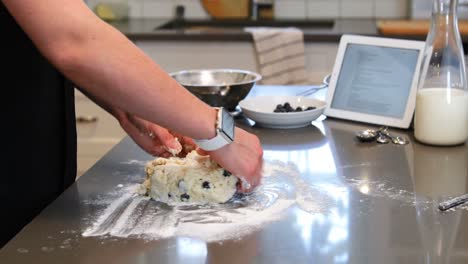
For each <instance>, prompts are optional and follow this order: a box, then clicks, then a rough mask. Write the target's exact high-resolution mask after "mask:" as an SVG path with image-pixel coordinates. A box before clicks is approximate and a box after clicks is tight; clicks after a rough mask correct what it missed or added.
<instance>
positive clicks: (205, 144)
mask: <svg viewBox="0 0 468 264" xmlns="http://www.w3.org/2000/svg"><path fill="white" fill-rule="evenodd" d="M215 109H216V110H217V111H218V113H217V115H216V136H215V137H214V138H212V139H195V140H194V141H195V143H196V144H197V145H198V146H199V147H200V148H201V149H203V150H206V151H213V150H217V149H219V148H222V147H224V146H226V145H228V144H231V143H232V142H233V141H234V127H235V126H234V118H233V117H232V116H231V114H229V112H228V111H227V110H226V109H224V108H223V107H215Z"/></svg>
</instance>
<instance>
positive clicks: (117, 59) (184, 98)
mask: <svg viewBox="0 0 468 264" xmlns="http://www.w3.org/2000/svg"><path fill="white" fill-rule="evenodd" d="M3 2H4V3H5V5H6V6H7V8H8V9H9V10H10V12H11V13H12V14H13V16H14V17H15V19H16V20H17V21H18V23H19V24H20V25H21V26H22V28H23V29H24V30H25V32H26V33H27V34H28V36H29V37H30V38H31V39H32V40H33V42H34V43H35V44H36V46H37V47H38V48H39V50H40V51H41V52H42V53H43V54H44V56H45V57H46V58H47V59H49V60H50V61H51V63H53V64H54V65H55V66H56V67H57V68H58V69H59V70H60V71H61V72H62V73H63V74H64V75H65V76H67V78H69V79H70V80H72V81H73V82H74V83H75V84H77V85H78V86H80V87H82V89H84V90H85V91H86V93H89V94H90V95H92V96H93V97H95V98H96V99H98V100H100V101H102V102H103V103H104V104H106V105H111V106H112V107H116V108H118V109H122V110H123V111H126V112H129V113H132V114H136V115H138V116H141V117H142V118H144V119H147V120H149V121H152V122H155V123H158V124H160V125H162V126H165V127H168V128H171V129H172V130H174V131H177V132H180V133H183V134H185V135H187V136H190V137H193V138H197V139H203V138H211V137H213V136H214V135H215V129H214V123H215V118H216V112H215V110H213V109H212V108H211V107H209V106H207V105H206V104H204V103H203V102H201V101H200V100H198V99H197V98H196V97H195V96H193V95H192V94H191V93H190V92H188V91H187V90H186V89H184V88H182V87H181V86H180V85H179V84H178V83H177V82H176V81H174V80H173V79H172V78H170V77H169V76H168V75H167V74H166V73H165V72H164V71H163V70H162V69H161V68H160V67H159V66H158V65H157V64H156V63H154V62H153V61H152V60H151V59H150V58H149V57H148V56H146V55H145V54H144V53H143V52H142V51H141V50H139V49H138V48H137V47H136V46H135V45H134V44H133V43H132V42H131V41H129V40H128V39H127V38H126V37H125V36H123V35H122V34H121V33H120V32H118V31H117V30H115V29H114V28H113V27H111V26H109V25H108V24H106V23H104V22H102V21H101V20H100V19H99V18H97V17H96V16H95V15H94V14H93V13H92V12H91V11H90V10H89V9H88V8H87V6H86V5H85V4H84V3H83V2H82V1H81V0H70V1H65V2H64V1H61V0H42V1H37V0H3ZM58 16H59V17H60V19H59V20H57V19H53V18H54V17H58ZM187 59H188V58H187Z"/></svg>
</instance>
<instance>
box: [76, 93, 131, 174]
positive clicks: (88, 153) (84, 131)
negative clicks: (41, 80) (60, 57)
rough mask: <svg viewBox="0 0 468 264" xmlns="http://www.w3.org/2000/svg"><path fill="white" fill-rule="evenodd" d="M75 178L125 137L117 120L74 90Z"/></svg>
mask: <svg viewBox="0 0 468 264" xmlns="http://www.w3.org/2000/svg"><path fill="white" fill-rule="evenodd" d="M75 110H76V132H77V144H78V145H77V147H78V153H77V162H78V163H77V166H78V167H77V176H78V177H79V176H81V175H82V174H83V173H84V172H86V171H87V170H88V169H89V168H90V167H91V166H93V165H94V163H96V161H98V160H99V159H100V158H101V157H102V156H104V154H106V153H107V152H108V151H109V150H110V149H111V148H112V147H113V146H114V145H115V144H117V143H118V142H120V140H121V139H122V138H123V137H124V136H125V135H126V134H125V132H124V131H123V129H122V128H121V127H120V125H119V123H118V122H117V120H116V119H115V118H114V117H113V116H112V115H110V114H109V113H107V112H106V111H104V110H103V109H102V108H100V107H99V106H98V105H96V104H95V103H94V102H92V101H91V100H90V99H89V98H87V97H86V96H85V95H83V94H82V93H81V92H79V91H78V90H76V89H75Z"/></svg>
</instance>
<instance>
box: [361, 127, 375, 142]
mask: <svg viewBox="0 0 468 264" xmlns="http://www.w3.org/2000/svg"><path fill="white" fill-rule="evenodd" d="M377 136H378V132H377V131H376V130H374V129H366V130H362V131H358V132H356V137H357V139H359V141H361V142H370V141H373V140H375V139H376V138H377Z"/></svg>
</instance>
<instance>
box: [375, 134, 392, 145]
mask: <svg viewBox="0 0 468 264" xmlns="http://www.w3.org/2000/svg"><path fill="white" fill-rule="evenodd" d="M375 141H377V143H380V144H388V143H389V142H390V139H389V138H388V137H387V136H385V135H383V134H380V133H379V136H378V137H377V139H376V140H375Z"/></svg>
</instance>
